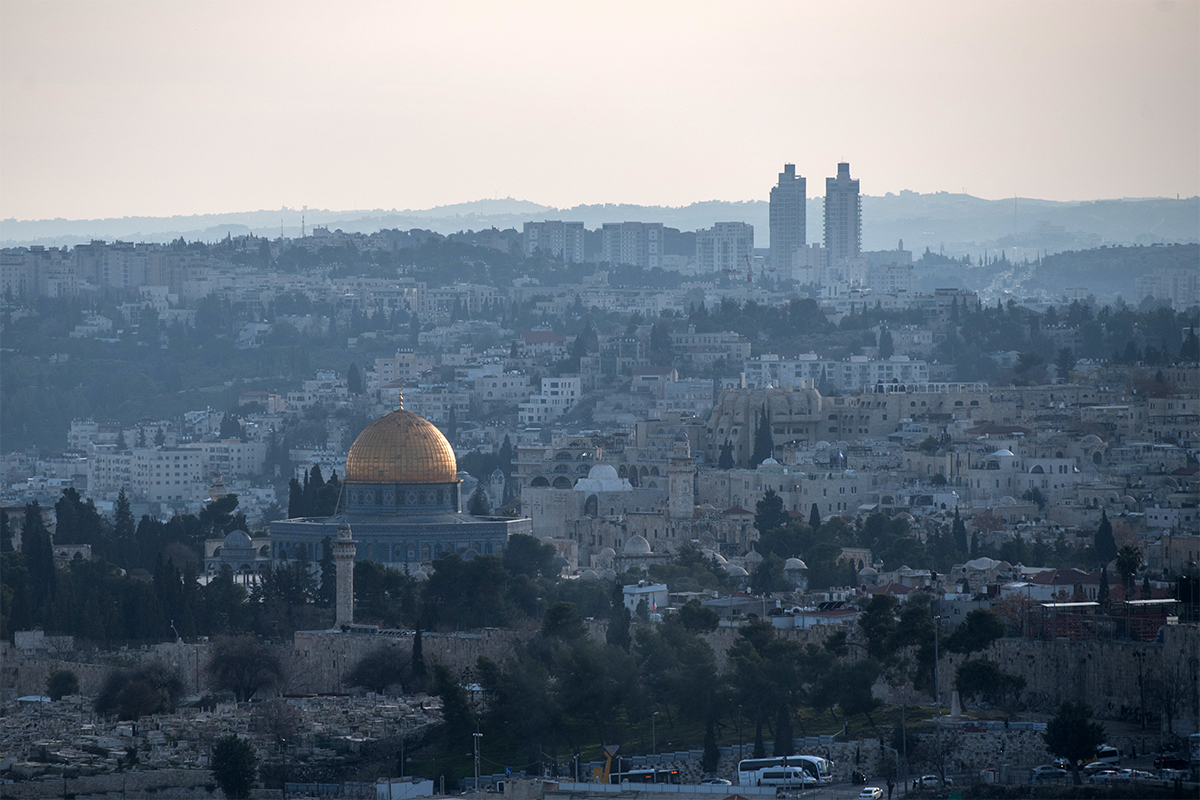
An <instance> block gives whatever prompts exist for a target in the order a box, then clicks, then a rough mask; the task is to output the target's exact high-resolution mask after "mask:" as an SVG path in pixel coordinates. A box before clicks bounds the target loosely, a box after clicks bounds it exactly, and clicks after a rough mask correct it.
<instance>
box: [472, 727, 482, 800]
mask: <svg viewBox="0 0 1200 800" xmlns="http://www.w3.org/2000/svg"><path fill="white" fill-rule="evenodd" d="M471 736H473V737H474V738H475V791H476V792H478V791H479V740H480V739H482V738H483V734H482V733H480V732H479V731H475V733H473V734H471Z"/></svg>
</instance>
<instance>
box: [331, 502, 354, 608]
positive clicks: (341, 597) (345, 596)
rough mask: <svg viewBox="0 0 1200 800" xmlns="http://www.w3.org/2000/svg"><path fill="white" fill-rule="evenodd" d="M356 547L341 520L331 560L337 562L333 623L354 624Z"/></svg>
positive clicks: (348, 529) (346, 525) (348, 527)
mask: <svg viewBox="0 0 1200 800" xmlns="http://www.w3.org/2000/svg"><path fill="white" fill-rule="evenodd" d="M357 551H358V549H357V548H356V547H355V546H354V539H353V538H352V534H351V533H350V526H349V525H348V524H347V523H345V522H343V523H342V524H341V526H340V527H339V528H338V531H337V541H336V542H334V545H333V560H334V561H335V562H337V617H336V620H335V621H334V623H333V625H334V627H335V628H341V627H342V626H343V625H353V624H354V554H355V553H356V552H357Z"/></svg>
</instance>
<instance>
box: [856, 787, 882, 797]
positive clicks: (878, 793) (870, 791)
mask: <svg viewBox="0 0 1200 800" xmlns="http://www.w3.org/2000/svg"><path fill="white" fill-rule="evenodd" d="M881 797H883V789H880V788H879V787H878V786H864V787H863V790H862V791H861V792H859V793H858V800H879V798H881Z"/></svg>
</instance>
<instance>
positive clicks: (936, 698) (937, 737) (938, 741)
mask: <svg viewBox="0 0 1200 800" xmlns="http://www.w3.org/2000/svg"><path fill="white" fill-rule="evenodd" d="M930 611H931V613H932V609H931V610H930ZM940 619H941V617H939V616H937V615H936V614H935V615H934V617H933V702H934V704H935V705H936V707H937V727H936V728H935V729H934V742H935V744H934V747H936V748H937V765H938V774H939V777H940V778H941V779H942V785H943V786H944V785H945V784H946V764H945V760H944V759H943V758H942V695H941V693H940V692H939V691H938V620H940Z"/></svg>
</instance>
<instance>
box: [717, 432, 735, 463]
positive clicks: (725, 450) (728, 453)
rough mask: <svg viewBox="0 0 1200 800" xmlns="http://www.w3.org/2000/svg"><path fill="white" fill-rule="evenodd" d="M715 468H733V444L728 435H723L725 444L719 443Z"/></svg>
mask: <svg viewBox="0 0 1200 800" xmlns="http://www.w3.org/2000/svg"><path fill="white" fill-rule="evenodd" d="M717 469H733V444H732V443H731V442H730V441H729V437H725V444H723V445H721V455H720V457H719V458H718V459H717Z"/></svg>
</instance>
